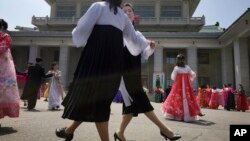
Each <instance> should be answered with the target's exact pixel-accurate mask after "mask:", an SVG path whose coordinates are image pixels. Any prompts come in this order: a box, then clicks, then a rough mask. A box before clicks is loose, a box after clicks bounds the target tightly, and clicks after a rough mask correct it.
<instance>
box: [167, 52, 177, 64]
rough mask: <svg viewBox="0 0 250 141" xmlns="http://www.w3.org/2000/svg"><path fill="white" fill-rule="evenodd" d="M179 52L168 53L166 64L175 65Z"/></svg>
mask: <svg viewBox="0 0 250 141" xmlns="http://www.w3.org/2000/svg"><path fill="white" fill-rule="evenodd" d="M177 55H178V53H177V52H168V53H167V57H166V64H175V63H176V56H177Z"/></svg>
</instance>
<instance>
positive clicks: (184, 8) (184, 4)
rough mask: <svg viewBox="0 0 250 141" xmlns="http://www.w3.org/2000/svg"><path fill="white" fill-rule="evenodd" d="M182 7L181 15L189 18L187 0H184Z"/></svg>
mask: <svg viewBox="0 0 250 141" xmlns="http://www.w3.org/2000/svg"><path fill="white" fill-rule="evenodd" d="M182 7H183V8H182V17H184V18H188V19H189V0H184V2H183V4H182Z"/></svg>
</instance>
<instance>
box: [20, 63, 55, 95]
mask: <svg viewBox="0 0 250 141" xmlns="http://www.w3.org/2000/svg"><path fill="white" fill-rule="evenodd" d="M51 76H53V74H48V75H46V74H45V71H44V68H43V67H42V66H40V65H39V64H36V65H35V66H30V67H29V68H28V76H27V80H26V84H25V86H24V90H23V94H22V96H21V98H22V99H27V98H29V97H35V96H37V93H38V90H39V88H40V86H41V83H42V78H48V77H51Z"/></svg>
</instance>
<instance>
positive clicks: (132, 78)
mask: <svg viewBox="0 0 250 141" xmlns="http://www.w3.org/2000/svg"><path fill="white" fill-rule="evenodd" d="M123 56H124V60H123V61H124V62H123V65H124V66H123V72H122V75H123V79H124V83H125V86H126V89H127V91H128V93H129V95H130V97H131V98H132V99H133V102H132V105H131V106H128V107H126V106H125V104H124V103H123V114H131V113H132V114H133V115H134V116H137V115H138V114H139V113H145V112H149V111H152V110H154V108H153V106H152V105H151V103H150V101H149V99H148V97H147V94H146V93H145V92H144V90H143V88H142V79H141V55H138V56H133V55H131V54H130V52H129V51H128V49H127V48H126V47H125V48H124V49H123Z"/></svg>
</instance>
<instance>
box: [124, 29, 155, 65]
mask: <svg viewBox="0 0 250 141" xmlns="http://www.w3.org/2000/svg"><path fill="white" fill-rule="evenodd" d="M136 34H137V35H138V36H140V37H141V38H143V39H144V40H147V39H146V38H145V37H144V36H143V34H142V33H141V32H140V31H136ZM123 42H124V45H125V46H126V47H128V46H129V45H130V44H129V43H128V41H127V40H126V39H123ZM148 43H149V41H148ZM154 51H155V48H153V49H152V48H151V47H150V46H149V45H148V46H147V47H145V48H142V49H141V52H138V53H139V54H140V53H141V57H142V58H143V59H144V60H147V59H148V58H149V56H151V55H152V54H153V53H154Z"/></svg>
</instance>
